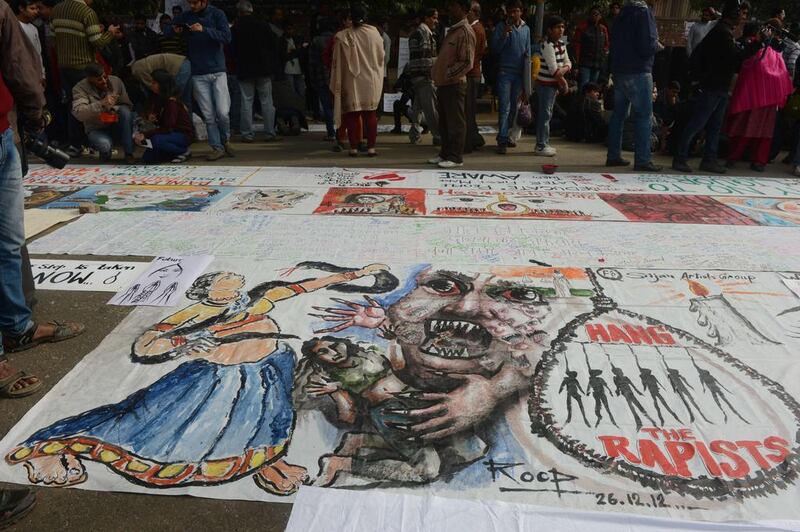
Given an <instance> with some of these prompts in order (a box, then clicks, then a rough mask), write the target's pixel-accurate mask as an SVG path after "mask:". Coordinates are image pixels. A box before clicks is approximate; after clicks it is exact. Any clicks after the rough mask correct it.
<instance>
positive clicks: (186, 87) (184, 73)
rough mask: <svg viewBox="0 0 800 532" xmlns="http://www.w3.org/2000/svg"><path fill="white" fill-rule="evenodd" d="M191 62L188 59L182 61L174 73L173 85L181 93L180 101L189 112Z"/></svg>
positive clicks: (190, 103)
mask: <svg viewBox="0 0 800 532" xmlns="http://www.w3.org/2000/svg"><path fill="white" fill-rule="evenodd" d="M191 80H192V63H190V62H189V60H188V59H185V60H184V61H183V64H181V68H180V69H178V73H177V74H175V86H176V87H177V88H178V92H179V93H180V95H181V101H182V102H183V103H184V105H186V108H187V109H188V110H189V112H190V113H191V112H192V84H191V83H190V81H191Z"/></svg>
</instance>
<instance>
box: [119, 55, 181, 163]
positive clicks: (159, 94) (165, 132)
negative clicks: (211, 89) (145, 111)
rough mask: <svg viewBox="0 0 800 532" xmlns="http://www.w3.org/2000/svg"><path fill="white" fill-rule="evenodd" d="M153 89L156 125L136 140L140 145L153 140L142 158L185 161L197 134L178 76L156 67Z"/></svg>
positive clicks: (153, 114)
mask: <svg viewBox="0 0 800 532" xmlns="http://www.w3.org/2000/svg"><path fill="white" fill-rule="evenodd" d="M151 76H152V78H153V81H152V83H151V85H150V90H151V91H152V92H153V95H154V100H153V103H152V106H151V109H150V122H152V123H153V124H155V126H156V127H155V128H153V129H150V130H148V131H146V132H137V133H135V134H134V136H133V140H134V141H135V142H136V143H137V144H140V145H144V144H145V143H146V141H149V142H150V144H152V146H150V147H148V148H147V149H146V150H145V152H144V155H143V156H142V159H143V161H144V162H145V163H148V164H156V163H162V162H167V161H172V162H173V163H182V162H184V161H186V159H187V158H188V157H189V155H190V152H189V146H190V145H191V143H192V137H193V135H194V132H193V129H192V119H191V117H190V116H189V111H187V109H186V106H184V105H183V103H182V102H181V100H180V95H179V94H178V88H177V85H176V84H175V78H174V77H172V75H170V73H169V72H167V71H166V70H162V69H158V70H154V71H153V73H152V74H151Z"/></svg>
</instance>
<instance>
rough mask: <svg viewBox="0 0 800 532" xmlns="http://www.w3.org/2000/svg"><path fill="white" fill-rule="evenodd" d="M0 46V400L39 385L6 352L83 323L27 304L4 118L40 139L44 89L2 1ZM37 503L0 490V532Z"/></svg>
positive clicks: (17, 189)
mask: <svg viewBox="0 0 800 532" xmlns="http://www.w3.org/2000/svg"><path fill="white" fill-rule="evenodd" d="M0 47H1V48H0V49H2V50H3V53H2V54H0V339H2V343H0V397H4V398H12V399H13V398H18V397H25V396H28V395H31V394H34V393H36V392H37V391H39V389H40V388H41V387H42V381H40V380H39V379H38V378H36V377H34V376H33V375H30V374H27V373H25V372H23V371H21V370H19V369H17V368H15V367H14V366H12V365H11V363H10V362H9V361H8V359H7V358H6V356H5V353H4V351H9V352H13V351H21V350H24V349H28V348H31V347H34V346H36V345H39V344H42V343H45V342H56V341H60V340H66V339H68V338H72V337H74V336H77V335H79V334H81V333H82V332H83V325H80V324H77V323H67V322H59V323H55V322H54V323H48V324H37V323H35V322H34V321H32V320H31V310H30V308H29V307H28V305H27V304H26V303H25V294H24V292H23V288H22V257H21V251H20V250H21V248H22V246H23V245H24V244H25V231H24V227H23V208H24V198H25V195H24V191H23V189H22V166H21V160H20V156H19V153H18V152H17V149H16V147H15V146H14V133H13V131H12V130H11V124H10V123H9V118H8V115H9V113H10V112H11V110H12V108H13V107H14V104H15V103H16V108H17V113H18V114H19V116H20V117H21V118H24V122H25V130H24V131H21V132H20V133H21V134H20V136H21V137H23V138H24V137H25V136H26V135H33V136H38V135H39V134H40V133H41V131H42V130H43V129H44V121H43V119H42V110H43V107H44V89H43V87H42V83H41V81H42V80H41V75H42V72H41V66H40V62H39V61H36V60H35V58H36V55H35V54H36V51H35V50H34V49H33V46H32V45H31V44H30V41H28V39H27V38H26V37H25V35H24V34H23V33H22V29H21V28H20V26H19V22H18V21H17V18H16V17H15V16H14V12H13V11H12V10H11V8H10V7H9V5H8V4H7V3H6V2H5V1H4V0H0ZM35 501H36V496H35V494H34V493H33V492H32V491H31V490H29V489H24V490H10V489H0V528H5V526H8V525H9V524H11V523H13V522H15V521H16V520H17V519H18V518H20V517H21V516H23V515H24V514H25V513H27V512H28V511H30V509H31V507H32V506H33V504H34V503H35Z"/></svg>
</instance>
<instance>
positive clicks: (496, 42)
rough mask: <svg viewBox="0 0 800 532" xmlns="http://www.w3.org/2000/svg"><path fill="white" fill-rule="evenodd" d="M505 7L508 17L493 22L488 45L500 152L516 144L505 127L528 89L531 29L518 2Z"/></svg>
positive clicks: (529, 87) (529, 80) (513, 116)
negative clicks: (493, 73)
mask: <svg viewBox="0 0 800 532" xmlns="http://www.w3.org/2000/svg"><path fill="white" fill-rule="evenodd" d="M506 9H507V12H508V20H506V21H504V22H500V23H498V24H497V27H496V28H495V30H494V34H493V35H492V48H491V49H492V52H493V53H494V54H495V56H496V58H497V99H498V100H499V101H498V127H497V129H498V133H497V153H499V154H501V155H503V154H505V153H506V151H507V150H508V148H513V147H515V146H516V144H515V143H514V142H513V141H512V140H511V139H510V138H509V131H510V129H511V128H512V127H513V126H514V118H515V117H516V116H517V104H518V102H519V100H520V99H522V100H524V101H527V99H528V95H529V94H530V93H531V76H530V70H529V68H530V64H531V31H530V28H529V27H528V26H527V25H526V24H525V21H524V20H522V3H520V2H519V1H518V0H516V1H513V2H511V3H509V4H508V6H507V7H506ZM526 73H527V74H526Z"/></svg>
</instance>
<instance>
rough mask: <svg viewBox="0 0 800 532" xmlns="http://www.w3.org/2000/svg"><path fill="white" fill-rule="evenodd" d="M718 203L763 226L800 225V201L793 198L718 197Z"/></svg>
mask: <svg viewBox="0 0 800 532" xmlns="http://www.w3.org/2000/svg"><path fill="white" fill-rule="evenodd" d="M714 199H715V200H717V201H718V202H720V203H722V204H724V205H726V206H727V207H730V208H731V209H734V210H735V211H737V212H740V213H741V214H744V215H745V216H747V217H749V218H752V219H753V220H755V221H757V222H758V223H760V224H761V225H775V226H782V227H797V226H798V225H800V200H797V199H791V198H747V197H731V196H718V197H715V198H714Z"/></svg>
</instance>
